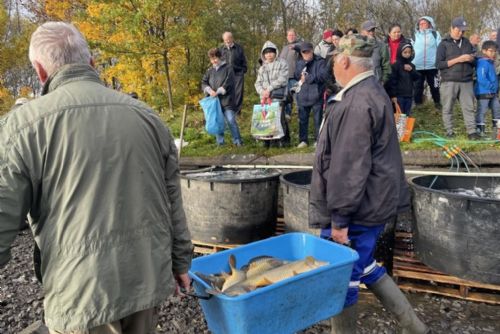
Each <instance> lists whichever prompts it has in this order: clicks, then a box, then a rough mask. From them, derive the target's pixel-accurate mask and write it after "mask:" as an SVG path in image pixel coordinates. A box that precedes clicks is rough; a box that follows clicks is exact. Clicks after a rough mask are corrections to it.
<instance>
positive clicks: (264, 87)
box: [255, 41, 290, 146]
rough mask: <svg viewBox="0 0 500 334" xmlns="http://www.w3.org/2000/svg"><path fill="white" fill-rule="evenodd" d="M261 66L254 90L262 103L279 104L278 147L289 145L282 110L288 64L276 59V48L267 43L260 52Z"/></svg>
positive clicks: (267, 142) (285, 97) (286, 92)
mask: <svg viewBox="0 0 500 334" xmlns="http://www.w3.org/2000/svg"><path fill="white" fill-rule="evenodd" d="M261 59H262V66H261V67H260V68H259V71H258V73H257V80H256V81H255V90H256V91H257V93H258V94H259V96H260V98H261V101H262V103H267V102H269V101H270V102H279V103H280V109H281V111H282V112H281V116H280V117H281V125H282V127H283V133H284V137H283V138H281V139H280V146H283V145H288V144H290V132H289V130H288V122H287V120H286V118H285V115H284V112H283V108H284V106H285V103H286V100H287V96H288V64H287V62H286V60H284V59H282V58H278V48H277V47H276V45H275V44H274V43H273V42H271V41H267V42H265V43H264V46H263V47H262V51H261ZM265 145H266V146H269V145H270V141H269V140H266V141H265Z"/></svg>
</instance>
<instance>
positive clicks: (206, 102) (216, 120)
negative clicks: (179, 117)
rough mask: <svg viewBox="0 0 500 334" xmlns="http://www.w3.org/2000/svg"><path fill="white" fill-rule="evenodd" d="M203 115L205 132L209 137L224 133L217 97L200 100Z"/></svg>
mask: <svg viewBox="0 0 500 334" xmlns="http://www.w3.org/2000/svg"><path fill="white" fill-rule="evenodd" d="M200 105H201V108H202V109H203V114H204V115H205V130H207V132H208V133H209V134H211V135H220V134H223V133H224V126H225V120H224V114H223V113H222V107H221V106H220V101H219V99H218V98H217V96H207V97H205V98H203V99H201V100H200Z"/></svg>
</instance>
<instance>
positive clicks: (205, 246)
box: [191, 217, 285, 254]
mask: <svg viewBox="0 0 500 334" xmlns="http://www.w3.org/2000/svg"><path fill="white" fill-rule="evenodd" d="M284 233H285V219H284V218H283V217H278V218H277V220H276V231H275V233H274V234H275V235H281V234H284ZM191 242H192V243H193V246H194V252H195V253H199V254H213V253H216V252H220V251H223V250H226V249H231V248H235V247H238V246H240V245H238V244H220V243H212V242H204V241H197V240H191Z"/></svg>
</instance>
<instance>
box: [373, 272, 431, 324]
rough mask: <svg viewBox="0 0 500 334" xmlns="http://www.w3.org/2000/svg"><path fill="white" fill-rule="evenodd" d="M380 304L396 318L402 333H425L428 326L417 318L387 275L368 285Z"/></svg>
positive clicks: (406, 300)
mask: <svg viewBox="0 0 500 334" xmlns="http://www.w3.org/2000/svg"><path fill="white" fill-rule="evenodd" d="M368 288H369V289H370V290H371V291H372V292H373V293H374V294H375V296H376V297H377V298H378V300H380V302H381V303H382V305H384V307H385V308H386V309H387V310H388V311H390V312H391V313H393V314H394V315H395V316H396V318H397V319H398V322H399V325H400V326H401V328H402V333H403V334H426V333H429V328H428V327H427V326H426V325H425V324H424V323H423V322H422V321H421V320H420V319H419V318H418V316H417V314H416V313H415V311H414V310H413V308H412V306H411V305H410V302H408V299H406V297H405V295H404V294H403V293H402V292H401V290H399V288H398V286H397V285H396V283H394V281H393V280H392V278H391V277H389V275H387V274H384V276H382V277H381V278H380V279H379V280H378V281H377V282H376V283H375V284H372V285H370V286H369V287H368Z"/></svg>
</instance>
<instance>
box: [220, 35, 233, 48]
mask: <svg viewBox="0 0 500 334" xmlns="http://www.w3.org/2000/svg"><path fill="white" fill-rule="evenodd" d="M222 40H223V41H224V44H225V45H226V46H227V47H229V46H231V45H233V43H234V39H233V34H232V33H231V32H230V31H226V32H225V33H223V34H222Z"/></svg>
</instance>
